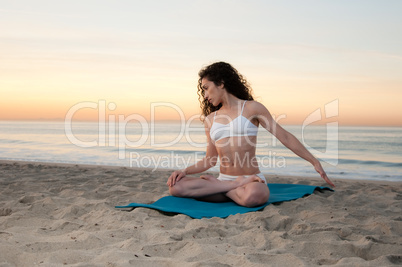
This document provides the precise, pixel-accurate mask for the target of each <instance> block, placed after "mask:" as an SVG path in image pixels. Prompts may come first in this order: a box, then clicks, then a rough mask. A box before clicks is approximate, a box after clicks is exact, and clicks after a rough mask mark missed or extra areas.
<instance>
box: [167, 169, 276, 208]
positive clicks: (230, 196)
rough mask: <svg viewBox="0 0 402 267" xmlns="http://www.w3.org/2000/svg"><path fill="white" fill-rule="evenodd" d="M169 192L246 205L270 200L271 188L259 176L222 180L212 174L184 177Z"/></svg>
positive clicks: (180, 195)
mask: <svg viewBox="0 0 402 267" xmlns="http://www.w3.org/2000/svg"><path fill="white" fill-rule="evenodd" d="M169 192H170V194H171V195H173V196H177V197H192V198H196V199H199V200H202V201H209V202H225V201H230V200H232V201H234V202H236V203H237V204H239V205H241V206H245V207H255V206H260V205H262V204H264V203H265V202H267V201H268V198H269V189H268V186H267V185H266V184H265V183H263V182H262V180H261V179H260V178H259V177H258V176H255V175H253V176H250V177H247V178H245V177H243V176H239V177H238V178H237V179H236V180H235V181H220V180H218V179H216V178H215V177H213V176H211V175H204V176H201V178H196V177H184V178H182V179H181V180H180V181H179V182H177V183H176V184H175V185H174V186H171V187H169Z"/></svg>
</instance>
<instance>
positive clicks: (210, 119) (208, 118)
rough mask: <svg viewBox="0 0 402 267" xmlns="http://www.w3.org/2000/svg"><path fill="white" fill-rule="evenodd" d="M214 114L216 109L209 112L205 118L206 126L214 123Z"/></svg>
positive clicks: (209, 126)
mask: <svg viewBox="0 0 402 267" xmlns="http://www.w3.org/2000/svg"><path fill="white" fill-rule="evenodd" d="M214 116H215V111H214V112H211V113H209V114H208V115H207V116H206V117H205V119H204V125H205V127H207V128H211V126H212V123H213V121H214Z"/></svg>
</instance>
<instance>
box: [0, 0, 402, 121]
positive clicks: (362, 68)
mask: <svg viewBox="0 0 402 267" xmlns="http://www.w3.org/2000/svg"><path fill="white" fill-rule="evenodd" d="M400 10H402V2H401V1H387V2H386V3H384V2H382V1H63V2H61V1H28V0H26V1H7V2H5V1H1V2H0V25H2V27H1V28H0V38H1V42H0V92H1V97H0V120H55V119H56V120H64V118H65V116H66V114H67V112H68V110H69V109H70V108H71V107H73V106H74V105H76V104H78V103H82V102H93V103H99V101H103V100H104V101H106V103H114V104H115V105H116V109H115V110H107V115H112V116H117V115H118V114H123V115H125V116H128V115H130V114H139V115H141V116H143V117H144V118H146V119H149V117H150V114H151V104H152V103H160V102H167V103H171V104H173V105H175V106H176V107H178V108H179V109H180V110H181V111H182V112H183V114H184V115H185V116H186V117H187V118H189V117H191V116H193V115H195V114H198V113H199V112H200V110H199V103H198V95H197V93H196V90H197V88H196V85H197V79H198V76H197V73H198V71H199V70H200V68H202V67H203V66H205V65H207V64H210V63H213V62H215V61H227V62H229V63H231V64H232V65H233V66H234V67H236V68H237V69H238V71H239V72H240V73H242V74H243V75H244V76H245V77H246V78H247V79H248V81H249V82H250V83H251V85H252V87H253V90H254V96H255V99H256V100H257V101H260V102H262V103H263V104H265V105H266V106H267V108H268V109H269V110H270V111H271V113H272V114H273V115H275V116H280V115H286V118H284V119H281V120H280V123H282V124H301V123H302V122H303V120H304V119H305V118H306V117H307V116H308V115H309V114H310V113H312V112H313V111H315V110H317V109H319V108H321V109H322V111H323V110H324V107H325V105H326V104H327V103H330V102H332V101H334V100H338V101H339V115H338V117H336V118H332V119H331V120H332V121H338V122H339V124H340V125H372V126H402V105H401V101H402V35H401V32H402V16H400ZM322 114H323V116H324V117H325V114H324V113H322ZM73 118H74V119H76V120H97V118H98V110H96V109H90V108H86V109H81V110H79V111H77V112H76V113H75V114H74V117H73ZM155 118H156V119H158V120H177V119H179V115H178V113H177V111H175V110H174V109H172V108H167V107H159V108H158V109H155ZM325 122H326V120H322V123H325Z"/></svg>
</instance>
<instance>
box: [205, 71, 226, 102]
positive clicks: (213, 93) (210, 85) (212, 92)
mask: <svg viewBox="0 0 402 267" xmlns="http://www.w3.org/2000/svg"><path fill="white" fill-rule="evenodd" d="M201 88H202V90H204V98H205V99H207V100H208V102H209V103H211V104H212V105H213V106H218V105H219V104H220V103H221V101H222V95H223V93H224V90H223V84H221V85H219V86H217V85H216V84H215V83H214V82H213V81H210V80H208V79H207V78H202V80H201Z"/></svg>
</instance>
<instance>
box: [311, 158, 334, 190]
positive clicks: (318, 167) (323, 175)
mask: <svg viewBox="0 0 402 267" xmlns="http://www.w3.org/2000/svg"><path fill="white" fill-rule="evenodd" d="M313 166H314V169H315V170H316V171H317V172H318V173H319V174H320V176H321V178H322V179H324V180H325V182H327V184H329V185H330V186H332V187H335V185H334V183H333V182H331V180H330V179H329V178H328V176H327V174H326V173H325V171H324V169H323V168H322V166H321V163H320V162H319V161H318V160H317V161H316V162H315V163H314V165H313Z"/></svg>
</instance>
